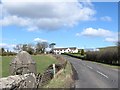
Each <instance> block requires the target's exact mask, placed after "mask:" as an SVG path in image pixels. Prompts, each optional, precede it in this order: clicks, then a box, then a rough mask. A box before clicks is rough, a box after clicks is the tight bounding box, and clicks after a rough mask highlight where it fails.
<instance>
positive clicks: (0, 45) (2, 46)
mask: <svg viewBox="0 0 120 90" xmlns="http://www.w3.org/2000/svg"><path fill="white" fill-rule="evenodd" d="M15 46H16V45H15V44H6V43H0V48H6V49H12V48H13V47H15Z"/></svg>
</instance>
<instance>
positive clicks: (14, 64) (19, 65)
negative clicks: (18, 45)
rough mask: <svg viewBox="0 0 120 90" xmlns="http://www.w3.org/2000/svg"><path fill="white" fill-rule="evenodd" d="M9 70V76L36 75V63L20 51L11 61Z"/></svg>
mask: <svg viewBox="0 0 120 90" xmlns="http://www.w3.org/2000/svg"><path fill="white" fill-rule="evenodd" d="M9 69H10V70H9V71H10V74H11V75H23V74H26V73H35V74H36V63H35V61H34V60H33V59H32V57H31V56H30V54H29V53H27V52H26V51H21V52H20V53H18V54H17V55H16V56H15V58H14V59H13V60H12V61H11V63H10V68H9Z"/></svg>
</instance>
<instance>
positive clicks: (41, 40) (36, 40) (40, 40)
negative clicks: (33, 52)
mask: <svg viewBox="0 0 120 90" xmlns="http://www.w3.org/2000/svg"><path fill="white" fill-rule="evenodd" d="M34 41H35V42H47V40H44V39H40V38H35V39H34Z"/></svg>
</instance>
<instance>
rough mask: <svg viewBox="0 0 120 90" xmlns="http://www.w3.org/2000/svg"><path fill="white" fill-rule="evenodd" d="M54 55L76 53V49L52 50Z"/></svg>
mask: <svg viewBox="0 0 120 90" xmlns="http://www.w3.org/2000/svg"><path fill="white" fill-rule="evenodd" d="M53 52H54V54H61V53H78V49H77V48H76V47H68V48H54V49H53Z"/></svg>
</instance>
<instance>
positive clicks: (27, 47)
mask: <svg viewBox="0 0 120 90" xmlns="http://www.w3.org/2000/svg"><path fill="white" fill-rule="evenodd" d="M55 45H56V44H55V43H51V44H49V43H47V42H38V43H37V44H18V45H16V46H15V47H14V48H13V50H14V52H13V51H9V50H5V48H0V55H2V56H6V55H15V54H16V53H17V52H20V51H27V52H28V53H29V54H31V55H36V54H43V53H46V48H48V47H49V48H51V50H52V49H53V48H54V46H55Z"/></svg>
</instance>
